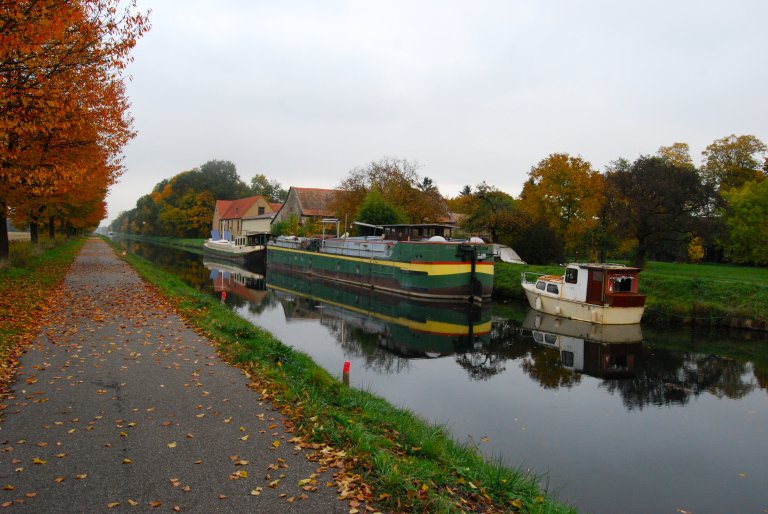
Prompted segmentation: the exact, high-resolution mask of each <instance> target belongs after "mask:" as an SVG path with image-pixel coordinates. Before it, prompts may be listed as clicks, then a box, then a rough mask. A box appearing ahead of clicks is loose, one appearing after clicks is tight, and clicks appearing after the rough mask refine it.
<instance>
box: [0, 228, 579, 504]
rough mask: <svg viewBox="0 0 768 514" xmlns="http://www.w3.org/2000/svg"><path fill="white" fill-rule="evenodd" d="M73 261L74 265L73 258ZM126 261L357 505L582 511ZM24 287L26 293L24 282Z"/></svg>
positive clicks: (169, 279) (133, 259)
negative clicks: (246, 381)
mask: <svg viewBox="0 0 768 514" xmlns="http://www.w3.org/2000/svg"><path fill="white" fill-rule="evenodd" d="M79 244H82V240H81V241H80V243H79ZM69 255H70V262H71V259H72V258H73V256H74V253H72V252H70V254H69ZM125 260H126V261H128V262H129V263H130V264H131V265H132V266H133V267H134V268H135V269H137V270H138V271H139V273H140V274H141V275H142V276H143V277H144V278H145V279H146V280H147V281H148V282H150V283H152V284H154V285H155V286H156V287H157V290H158V291H160V292H161V293H162V295H163V296H164V297H165V298H166V299H167V300H168V301H169V303H170V304H171V305H172V306H173V307H174V309H175V310H176V312H178V313H179V314H181V315H182V316H183V317H184V318H185V319H186V320H187V321H188V322H189V323H191V324H193V325H194V326H196V327H198V330H199V331H200V332H201V333H204V335H205V336H206V337H208V338H210V339H212V340H214V341H216V343H217V344H218V345H219V346H218V348H219V352H220V354H221V355H222V356H223V357H224V358H225V360H227V361H228V362H230V363H233V364H235V365H237V366H239V367H241V368H242V369H243V370H245V372H247V373H248V375H249V376H250V379H251V382H252V383H253V386H254V387H256V388H257V390H258V391H260V393H261V394H262V396H263V397H265V398H268V399H269V400H270V401H272V402H274V403H275V404H276V405H279V406H280V407H279V409H280V411H281V412H282V413H283V414H284V415H285V416H287V417H288V418H289V419H290V423H291V424H292V426H293V428H294V429H295V430H296V431H297V435H303V436H304V438H305V439H304V440H305V441H306V444H309V445H319V447H322V446H323V445H325V444H328V445H329V447H333V448H336V449H337V450H338V451H337V453H334V454H333V459H330V460H329V465H331V466H333V465H344V466H346V467H347V470H348V471H349V472H348V473H346V474H345V475H344V476H343V477H342V479H341V482H342V484H343V485H344V487H345V488H346V489H345V490H346V491H347V492H346V494H348V495H349V497H351V498H353V499H354V498H358V499H359V500H368V501H374V502H375V503H376V504H377V505H379V506H380V507H381V508H382V509H383V510H386V511H409V512H521V511H524V512H553V513H558V512H573V509H571V508H569V507H567V506H564V505H561V504H558V503H557V502H555V501H554V500H553V499H552V498H551V497H547V495H546V494H545V493H543V492H542V491H541V489H540V488H539V487H538V486H537V484H536V483H535V480H536V478H537V477H532V476H530V475H527V474H525V473H519V472H516V471H513V470H510V469H508V468H505V467H502V466H497V465H494V464H493V463H488V462H486V461H484V460H483V458H482V457H481V456H480V455H479V453H478V452H477V451H476V449H475V448H473V447H466V446H462V445H459V444H457V443H455V442H454V441H453V440H452V439H451V438H450V437H449V436H448V434H447V431H446V430H444V429H443V428H442V427H437V426H433V425H429V424H426V423H424V422H423V421H422V420H420V419H419V418H418V417H417V416H415V415H414V414H413V413H410V412H405V411H402V410H398V409H395V408H394V407H392V406H391V405H390V404H388V403H387V402H385V401H384V400H382V399H380V398H377V397H375V396H373V395H371V394H369V393H366V392H364V391H359V390H356V389H353V388H348V387H345V386H343V385H342V384H341V383H340V382H339V380H338V379H336V378H334V377H331V376H330V375H329V374H328V373H326V372H325V371H324V370H323V369H321V368H320V367H318V366H317V365H316V364H314V362H312V360H311V359H309V358H308V357H307V356H305V355H303V354H301V353H298V352H296V351H294V350H292V349H291V348H289V347H287V346H285V345H284V344H282V343H281V342H279V341H277V340H275V338H274V337H272V336H271V335H270V334H269V333H267V332H265V331H263V330H261V329H259V328H257V327H254V326H253V325H251V324H250V323H248V322H247V321H245V320H243V319H241V318H240V317H238V316H237V315H236V314H234V313H233V312H232V311H230V310H229V309H228V308H227V307H225V306H222V305H220V303H219V302H217V301H216V300H215V299H213V298H212V297H210V296H209V295H206V294H203V293H200V292H198V291H196V290H194V289H193V288H191V287H189V286H187V285H186V284H184V283H183V282H182V281H181V280H180V279H178V278H177V277H174V276H171V275H169V274H166V273H163V272H160V271H159V270H157V269H155V268H154V267H153V266H152V265H151V264H149V263H148V262H147V261H144V260H143V259H141V258H139V257H137V256H135V255H133V254H130V253H129V254H128V255H127V256H126V257H125ZM65 270H66V266H65ZM30 273H31V271H30ZM3 276H4V275H3ZM27 276H28V275H27ZM11 282H12V277H10V279H9V281H8V282H6V286H7V287H14V284H12V283H11ZM8 284H10V286H8ZM15 287H18V288H20V289H21V283H19V282H16V283H15ZM51 287H55V284H54V285H52V286H51ZM52 296H53V295H52V294H50V291H49V297H52ZM19 301H21V302H23V301H25V297H24V296H23V295H21V297H20V300H19ZM9 308H10V307H9V306H4V308H3V310H2V311H0V312H4V313H8V312H10V311H9V310H8V309H9ZM4 317H7V316H4ZM334 462H336V463H337V464H334ZM538 478H541V477H538ZM356 501H357V500H356ZM361 510H362V509H361Z"/></svg>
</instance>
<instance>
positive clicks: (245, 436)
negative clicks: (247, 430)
mask: <svg viewBox="0 0 768 514" xmlns="http://www.w3.org/2000/svg"><path fill="white" fill-rule="evenodd" d="M249 437H250V435H248V434H245V435H244V436H243V437H241V438H240V440H241V441H247V440H248V438H249Z"/></svg>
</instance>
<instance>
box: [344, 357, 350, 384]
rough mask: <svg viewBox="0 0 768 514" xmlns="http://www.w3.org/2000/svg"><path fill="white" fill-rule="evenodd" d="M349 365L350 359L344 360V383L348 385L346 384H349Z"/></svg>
mask: <svg viewBox="0 0 768 514" xmlns="http://www.w3.org/2000/svg"><path fill="white" fill-rule="evenodd" d="M349 366H350V363H349V361H344V374H343V377H344V385H346V386H348V385H349Z"/></svg>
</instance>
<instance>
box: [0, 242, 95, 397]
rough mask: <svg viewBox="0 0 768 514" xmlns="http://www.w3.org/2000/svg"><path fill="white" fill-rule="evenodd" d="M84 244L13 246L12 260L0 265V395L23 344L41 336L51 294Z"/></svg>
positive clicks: (25, 244) (51, 243)
mask: <svg viewBox="0 0 768 514" xmlns="http://www.w3.org/2000/svg"><path fill="white" fill-rule="evenodd" d="M84 243H85V239H84V238H78V239H72V240H69V241H67V242H65V243H63V244H59V245H56V243H55V242H44V243H42V244H41V245H33V244H32V243H30V242H28V241H26V242H20V241H16V242H13V243H11V245H10V256H9V259H8V260H7V261H6V262H3V263H2V265H0V392H3V391H4V390H5V387H6V385H7V384H8V380H9V379H10V377H11V374H12V373H13V370H14V368H15V366H16V364H17V359H18V356H19V355H20V354H21V351H22V350H23V343H24V342H25V341H29V340H30V339H31V338H32V337H33V336H34V335H35V334H36V333H37V331H38V328H39V325H40V321H41V320H42V314H43V313H44V312H45V311H46V310H47V309H48V307H49V306H50V305H51V301H52V299H53V297H54V295H52V294H51V291H52V290H53V289H55V288H56V287H57V286H58V285H59V283H61V281H62V280H63V279H64V276H65V275H66V273H67V270H68V269H69V265H70V264H71V263H72V261H73V260H74V258H75V256H76V255H77V253H78V252H79V251H80V248H81V247H82V246H83V244H84Z"/></svg>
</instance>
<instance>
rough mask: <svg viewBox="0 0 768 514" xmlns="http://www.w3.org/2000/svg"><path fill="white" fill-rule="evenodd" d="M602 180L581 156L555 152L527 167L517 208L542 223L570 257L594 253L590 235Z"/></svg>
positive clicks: (598, 210)
mask: <svg viewBox="0 0 768 514" xmlns="http://www.w3.org/2000/svg"><path fill="white" fill-rule="evenodd" d="M603 190H604V184H603V177H602V175H600V173H598V172H597V171H595V170H593V169H592V165H591V164H590V163H589V162H587V161H585V160H584V159H582V158H581V157H572V156H570V155H568V154H565V153H555V154H551V155H550V156H548V157H547V158H546V159H543V160H541V161H540V162H539V163H538V164H537V165H536V166H534V167H533V168H531V171H530V173H529V174H528V180H527V181H526V183H525V184H524V186H523V191H522V193H521V194H520V208H521V209H523V211H525V212H526V213H527V214H528V216H529V217H530V218H531V219H532V220H541V221H543V222H545V223H546V224H547V225H548V226H549V227H550V228H551V229H552V230H553V231H554V232H555V233H556V234H557V236H558V238H559V239H560V240H562V241H563V242H564V244H565V248H566V251H567V252H568V253H569V254H571V255H575V254H582V255H585V254H586V255H588V254H592V253H595V247H594V244H593V241H592V239H593V238H592V236H591V232H592V231H593V230H594V229H595V227H596V226H597V222H598V214H599V212H600V209H601V206H602V204H603V202H604V201H605V197H604V195H603Z"/></svg>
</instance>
